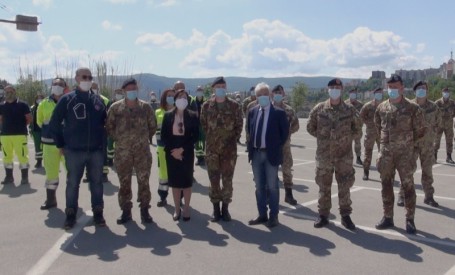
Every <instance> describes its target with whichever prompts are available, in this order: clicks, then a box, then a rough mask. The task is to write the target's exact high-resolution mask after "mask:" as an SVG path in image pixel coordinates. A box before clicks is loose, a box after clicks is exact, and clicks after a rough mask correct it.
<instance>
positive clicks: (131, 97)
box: [126, 90, 137, 100]
mask: <svg viewBox="0 0 455 275" xmlns="http://www.w3.org/2000/svg"><path fill="white" fill-rule="evenodd" d="M126 98H128V100H136V99H137V90H134V91H126Z"/></svg>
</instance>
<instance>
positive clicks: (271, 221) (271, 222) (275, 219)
mask: <svg viewBox="0 0 455 275" xmlns="http://www.w3.org/2000/svg"><path fill="white" fill-rule="evenodd" d="M279 224H280V222H279V221H278V217H276V216H275V217H270V219H269V220H268V221H267V223H266V224H265V226H267V227H268V228H272V227H275V226H277V225H279Z"/></svg>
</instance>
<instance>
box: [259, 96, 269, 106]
mask: <svg viewBox="0 0 455 275" xmlns="http://www.w3.org/2000/svg"><path fill="white" fill-rule="evenodd" d="M258 103H259V105H261V107H267V106H268V105H269V104H270V97H269V96H268V95H261V96H259V97H258Z"/></svg>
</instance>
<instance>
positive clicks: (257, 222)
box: [248, 216, 278, 225]
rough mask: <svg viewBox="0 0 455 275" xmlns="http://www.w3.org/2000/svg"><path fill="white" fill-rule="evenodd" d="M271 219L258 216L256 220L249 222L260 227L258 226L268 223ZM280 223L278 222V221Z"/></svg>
mask: <svg viewBox="0 0 455 275" xmlns="http://www.w3.org/2000/svg"><path fill="white" fill-rule="evenodd" d="M268 221H269V219H268V218H267V217H261V216H258V217H257V218H256V219H254V220H250V221H249V222H248V224H249V225H258V224H263V223H266V222H268ZM277 222H278V221H277Z"/></svg>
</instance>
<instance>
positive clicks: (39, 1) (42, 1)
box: [32, 0, 52, 8]
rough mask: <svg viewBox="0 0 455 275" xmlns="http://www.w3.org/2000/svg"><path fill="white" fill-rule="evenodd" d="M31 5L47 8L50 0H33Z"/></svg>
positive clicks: (50, 2)
mask: <svg viewBox="0 0 455 275" xmlns="http://www.w3.org/2000/svg"><path fill="white" fill-rule="evenodd" d="M32 3H33V5H35V6H42V7H44V8H49V7H50V6H51V4H52V0H33V1H32Z"/></svg>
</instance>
